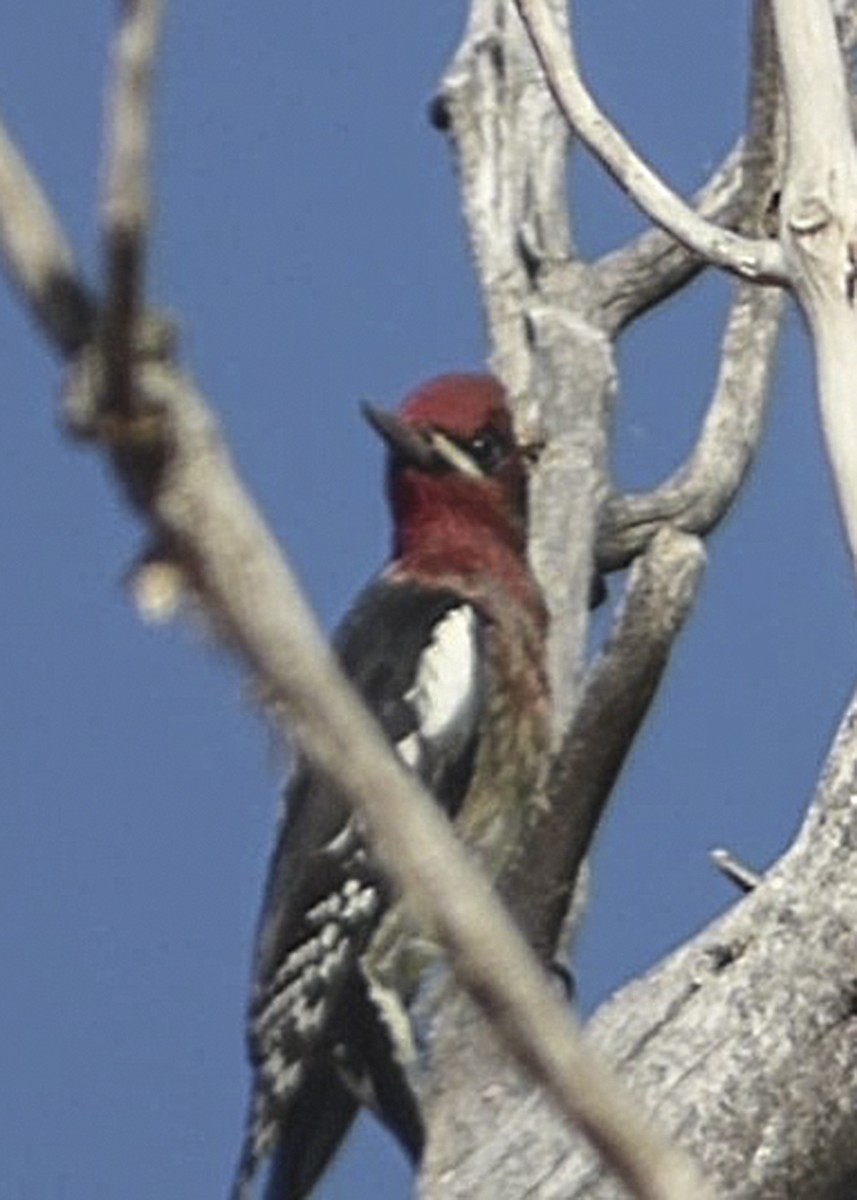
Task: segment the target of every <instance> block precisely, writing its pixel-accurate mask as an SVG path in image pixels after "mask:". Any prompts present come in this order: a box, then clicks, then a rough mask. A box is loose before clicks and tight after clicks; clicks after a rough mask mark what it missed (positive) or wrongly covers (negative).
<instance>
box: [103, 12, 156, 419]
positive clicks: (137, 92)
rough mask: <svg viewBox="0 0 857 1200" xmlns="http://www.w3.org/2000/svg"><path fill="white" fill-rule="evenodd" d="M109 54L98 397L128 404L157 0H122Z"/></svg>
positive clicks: (145, 220)
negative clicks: (102, 376) (103, 376)
mask: <svg viewBox="0 0 857 1200" xmlns="http://www.w3.org/2000/svg"><path fill="white" fill-rule="evenodd" d="M121 7H122V12H123V15H122V19H121V22H120V26H119V32H118V34H117V37H116V47H115V51H114V57H115V64H114V72H115V79H114V85H113V94H112V97H111V98H110V100H109V101H108V105H107V120H108V124H109V137H108V143H107V148H106V151H105V158H106V169H105V178H106V188H105V195H104V211H103V226H104V258H105V276H106V280H107V287H106V302H105V308H104V314H103V315H104V326H103V329H102V338H103V342H104V358H105V364H106V369H107V381H106V387H105V395H106V396H107V398H108V400H109V403H110V404H111V405H114V406H115V407H117V408H122V409H124V410H126V411H128V409H129V407H130V405H131V396H130V385H131V370H132V350H131V345H132V340H133V335H134V327H135V324H136V322H137V320H138V318H139V316H140V314H141V312H142V309H143V304H144V296H145V268H146V238H147V234H148V229H149V154H150V141H151V132H150V123H151V93H152V72H153V67H154V61H155V56H156V54H157V49H158V41H159V34H160V25H161V2H160V0H122V4H121Z"/></svg>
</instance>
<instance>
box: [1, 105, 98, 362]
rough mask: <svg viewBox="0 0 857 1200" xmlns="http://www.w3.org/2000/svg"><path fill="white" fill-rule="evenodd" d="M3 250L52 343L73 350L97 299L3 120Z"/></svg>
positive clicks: (85, 333) (85, 334) (89, 324)
mask: <svg viewBox="0 0 857 1200" xmlns="http://www.w3.org/2000/svg"><path fill="white" fill-rule="evenodd" d="M0 250H2V253H3V258H4V260H5V267H6V270H7V272H8V274H9V277H10V279H11V281H12V282H13V283H14V285H15V286H16V287H17V289H18V292H19V294H20V296H21V298H22V300H23V301H24V303H25V304H26V305H27V307H28V308H29V310H30V313H31V315H32V316H33V318H34V319H35V321H36V323H37V324H38V325H39V326H40V327H41V330H42V333H43V334H44V336H45V338H46V339H47V341H48V343H49V344H51V345H54V346H56V347H57V349H58V350H59V352H60V353H61V354H64V355H65V354H73V353H74V352H75V351H76V350H79V349H80V347H81V346H82V345H83V344H84V343H85V342H86V341H87V340H88V339H89V338H90V337H91V336H92V331H93V328H94V325H95V300H94V298H93V296H92V294H91V293H90V291H89V288H88V287H87V285H86V283H85V282H84V280H83V277H82V275H81V274H80V271H79V269H78V267H77V264H76V262H75V259H74V254H73V253H72V250H71V247H70V246H69V244H68V242H67V241H66V238H65V234H64V233H63V231H62V229H61V227H60V224H59V222H58V221H57V219H56V217H55V216H54V214H53V211H52V210H51V207H50V205H49V204H48V203H47V201H46V200H45V197H44V194H43V192H42V189H41V188H40V187H39V184H38V183H37V182H36V179H35V176H34V175H33V174H32V172H31V171H30V169H29V167H28V166H27V164H26V162H25V161H24V159H23V157H22V156H21V154H20V153H19V152H18V150H17V148H16V146H15V144H14V143H13V141H12V139H11V138H10V137H9V134H8V133H7V131H6V129H5V128H4V126H3V124H2V122H0Z"/></svg>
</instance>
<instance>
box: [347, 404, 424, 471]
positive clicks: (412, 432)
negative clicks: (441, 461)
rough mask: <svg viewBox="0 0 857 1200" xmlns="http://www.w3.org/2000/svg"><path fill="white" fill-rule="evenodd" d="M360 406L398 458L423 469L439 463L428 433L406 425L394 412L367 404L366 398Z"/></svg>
mask: <svg viewBox="0 0 857 1200" xmlns="http://www.w3.org/2000/svg"><path fill="white" fill-rule="evenodd" d="M360 407H361V410H362V412H363V416H364V417H365V418H366V420H367V421H368V422H369V424H370V425H371V426H372V428H373V429H374V430H375V432H376V433H379V434H380V435H381V437H382V438H383V439H384V441H385V442H386V443H387V446H388V447H389V449H390V452H391V453H392V454H393V455H394V456H395V457H396V458H398V459H399V460H400V461H402V462H405V463H410V464H412V465H413V466H415V467H421V468H422V469H423V470H427V469H429V468H431V467H432V466H436V465H437V452H436V450H435V448H434V446H433V445H432V443H431V440H430V438H429V437H428V436H427V435H426V434H424V433H421V432H420V431H419V430H417V429H414V428H413V427H412V426H411V425H406V424H405V422H404V421H403V420H401V418H399V417H397V416H395V415H394V414H393V413H389V412H385V411H384V410H383V409H381V408H375V407H373V405H371V404H367V403H366V401H365V400H364V401H363V403H362V404H361V406H360Z"/></svg>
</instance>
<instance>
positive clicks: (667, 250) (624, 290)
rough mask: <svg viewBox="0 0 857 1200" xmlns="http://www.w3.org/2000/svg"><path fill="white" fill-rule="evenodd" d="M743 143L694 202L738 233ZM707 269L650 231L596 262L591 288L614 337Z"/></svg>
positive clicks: (683, 247) (685, 249) (743, 193)
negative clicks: (736, 228)
mask: <svg viewBox="0 0 857 1200" xmlns="http://www.w3.org/2000/svg"><path fill="white" fill-rule="evenodd" d="M744 167H745V163H744V142H743V139H741V140H740V141H739V142H738V143H737V145H736V146H735V147H734V148H733V149H732V150H731V151H730V153H729V154H728V155H727V156H726V158H725V159H724V161H723V162H722V163H721V164H720V166H719V167H718V168H717V170H716V171H715V172H714V174H713V175H712V176H711V179H710V180H709V181H708V183H707V184H706V185H705V187H704V188H702V189H701V190H700V192H699V193H698V195H697V196H696V197H695V198H694V208H695V211H696V212H698V213H699V215H700V216H701V217H704V218H705V219H706V220H708V221H716V222H717V223H718V224H719V225H722V226H724V227H726V228H730V229H733V228H735V227H736V226H737V224H738V223H739V220H740V218H741V215H742V213H743V211H744V208H745V200H746V185H745V179H744ZM707 265H708V263H707V261H706V260H705V259H704V258H702V257H700V255H698V254H696V253H694V251H692V250H690V249H689V248H688V247H687V246H686V245H685V244H684V243H683V242H679V241H676V239H675V238H674V237H673V236H672V235H671V234H669V233H666V232H665V231H664V230H663V229H647V230H646V232H645V233H642V234H640V236H639V237H637V238H635V239H634V240H633V241H632V242H629V243H628V244H627V245H625V246H622V247H620V248H619V249H618V250H612V251H610V253H608V254H605V255H604V257H603V258H601V259H599V261H598V262H596V263H594V264H593V265H592V268H591V272H592V276H591V277H592V283H593V286H594V287H595V288H596V289H597V295H598V306H599V310H600V314H601V320H602V322H603V325H604V328H605V331H606V332H607V334H608V335H609V336H611V337H613V336H615V335H616V334H618V333H621V331H622V330H623V329H625V328H626V327H627V326H628V325H630V324H631V322H632V321H635V320H636V319H637V318H638V317H641V316H642V315H643V313H646V312H648V311H649V309H651V308H653V307H654V306H655V305H656V304H660V303H661V302H662V301H664V300H667V299H669V297H670V296H672V295H673V294H674V293H675V292H677V291H679V290H680V289H681V288H683V287H684V286H685V284H687V283H689V282H690V281H691V280H692V279H693V278H694V277H695V276H696V275H698V274H699V272H700V271H702V270H704V269H705V267H706V266H707Z"/></svg>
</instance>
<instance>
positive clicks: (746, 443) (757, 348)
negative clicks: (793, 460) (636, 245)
mask: <svg viewBox="0 0 857 1200" xmlns="http://www.w3.org/2000/svg"><path fill="white" fill-rule="evenodd" d="M783 303H784V297H783V294H782V292H780V291H779V290H778V289H773V288H762V287H759V286H758V285H755V286H754V285H752V284H741V285H740V286H739V289H738V295H737V296H736V298H735V302H734V304H733V306H732V311H731V313H730V315H729V321H728V323H727V326H726V332H725V334H724V339H723V350H722V353H721V359H720V374H719V377H718V380H717V387H716V389H715V393H714V399H713V400H712V402H711V405H710V407H709V409H708V412H707V413H706V416H705V421H704V422H703V426H702V431H701V433H700V436H699V440H698V441H697V444H696V446H695V447H694V450H693V453H692V454H691V456H690V458H689V459H688V460H687V462H686V463H684V464H683V465H682V466H681V467H680V468H679V470H678V471H676V472H675V474H674V475H673V476H672V477H671V478H670V479H668V480H667V481H666V482H665V483H664V484H662V485H661V486H660V487H659V488H656V489H655V490H654V491H652V492H641V493H638V494H632V495H615V496H612V497H611V498H610V499H609V500H608V501H607V502H606V503H605V505H604V508H603V510H602V533H601V537H600V539H599V544H598V563H599V566H600V568H601V569H602V570H603V571H615V570H617V569H619V568H621V567H624V566H627V564H628V563H629V562H631V560H632V559H633V558H634V557H635V556H636V555H637V554H639V553H640V551H641V549H643V547H645V546H646V545H647V544H648V542H649V540H650V539H651V538H652V537H653V536H654V534H656V533H657V531H658V529H659V528H660V527H661V526H662V525H664V524H670V525H672V526H674V527H675V528H677V529H683V530H684V531H685V532H686V533H694V534H697V535H699V536H703V535H705V534H707V533H709V532H710V531H711V530H712V529H713V528H714V527H715V526H716V525H717V524H718V523H719V522H720V521H721V520H722V519H723V517H724V516H725V515H726V513H727V512H728V511H729V508H730V506H731V505H732V502H733V501H734V499H735V497H736V496H737V494H738V491H739V490H740V488H741V484H742V483H743V482H744V479H745V478H746V476H747V473H748V471H749V469H750V467H751V466H752V463H753V459H754V457H755V453H756V449H757V447H758V444H759V439H760V437H761V435H762V430H763V428H764V420H765V414H766V412H767V403H768V397H769V394H770V382H771V374H772V371H773V366H774V351H775V349H776V344H777V335H778V332H779V324H780V316H781V314H782V310H783Z"/></svg>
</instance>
